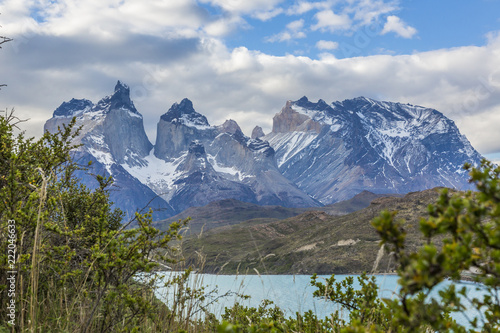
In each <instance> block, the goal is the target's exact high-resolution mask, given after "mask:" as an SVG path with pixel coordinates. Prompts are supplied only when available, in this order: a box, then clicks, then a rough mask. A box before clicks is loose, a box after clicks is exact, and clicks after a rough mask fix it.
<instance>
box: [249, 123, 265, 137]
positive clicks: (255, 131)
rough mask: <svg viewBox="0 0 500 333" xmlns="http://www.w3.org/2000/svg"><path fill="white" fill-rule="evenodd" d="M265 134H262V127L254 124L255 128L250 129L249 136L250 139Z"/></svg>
mask: <svg viewBox="0 0 500 333" xmlns="http://www.w3.org/2000/svg"><path fill="white" fill-rule="evenodd" d="M264 135H265V134H264V131H263V130H262V127H260V126H255V128H254V129H253V131H252V136H251V138H252V139H258V138H260V137H263V136H264Z"/></svg>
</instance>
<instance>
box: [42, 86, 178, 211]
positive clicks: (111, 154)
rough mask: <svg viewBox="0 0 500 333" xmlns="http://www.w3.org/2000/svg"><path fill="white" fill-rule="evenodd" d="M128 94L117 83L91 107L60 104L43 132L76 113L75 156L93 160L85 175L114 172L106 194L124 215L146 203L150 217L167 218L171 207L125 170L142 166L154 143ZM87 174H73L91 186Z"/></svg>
mask: <svg viewBox="0 0 500 333" xmlns="http://www.w3.org/2000/svg"><path fill="white" fill-rule="evenodd" d="M129 96H130V89H129V88H128V87H127V86H126V85H125V84H122V83H121V82H120V81H118V83H117V84H116V86H115V90H114V93H113V94H112V95H110V96H107V97H104V98H103V99H101V100H100V101H99V102H98V103H97V104H95V105H94V104H93V103H92V102H91V101H89V100H85V99H81V100H78V99H72V100H71V101H69V102H64V103H62V104H61V106H59V107H58V108H57V109H56V110H55V111H54V114H53V117H52V118H51V119H49V120H48V121H47V122H46V123H45V130H46V131H49V132H55V131H57V128H58V127H60V126H62V125H63V124H67V123H69V122H70V121H71V119H72V118H73V117H76V127H81V131H80V134H79V135H78V137H77V138H76V141H75V143H81V144H83V146H81V147H80V148H78V150H77V151H76V152H75V156H74V158H75V160H77V161H78V162H80V163H81V164H82V165H84V166H86V165H87V163H88V162H89V161H92V165H91V166H90V167H89V173H93V174H101V175H106V176H110V175H112V176H113V178H114V180H115V183H114V187H113V188H112V190H111V191H110V198H111V200H112V201H113V202H114V203H115V206H117V207H119V208H121V209H122V210H123V211H125V212H126V213H127V215H128V217H133V216H134V213H135V212H136V211H137V210H142V209H143V208H145V207H147V206H150V207H152V208H153V209H154V215H153V216H154V218H155V219H158V218H166V217H168V216H171V215H172V214H174V213H175V211H174V210H173V209H172V207H171V206H170V205H169V204H168V203H167V202H166V201H165V200H163V199H162V198H161V197H158V195H157V194H156V193H154V192H153V191H152V190H151V189H150V188H149V187H147V186H146V185H144V184H142V183H141V182H140V181H139V180H138V179H137V178H135V177H133V176H131V175H130V174H129V173H128V172H127V171H126V169H125V168H124V167H132V166H138V165H145V157H147V156H148V155H149V152H150V151H151V149H152V147H153V145H152V144H151V142H149V140H148V138H147V136H146V133H145V132H144V125H143V120H142V115H141V114H139V112H137V110H136V108H135V106H134V104H133V102H132V101H131V100H130V97H129ZM89 173H87V172H78V173H77V176H78V177H80V178H81V179H82V182H83V183H84V184H85V185H87V186H89V187H91V188H95V187H97V186H98V183H97V181H96V180H95V179H94V177H92V176H91V175H90V174H89ZM144 212H146V211H144Z"/></svg>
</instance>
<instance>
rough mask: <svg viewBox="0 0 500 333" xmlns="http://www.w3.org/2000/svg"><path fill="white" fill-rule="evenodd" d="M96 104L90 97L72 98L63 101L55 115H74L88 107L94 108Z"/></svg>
mask: <svg viewBox="0 0 500 333" xmlns="http://www.w3.org/2000/svg"><path fill="white" fill-rule="evenodd" d="M93 106H94V104H93V103H92V102H91V101H89V100H88V99H75V98H73V99H71V101H69V102H63V103H62V104H61V105H60V106H59V107H58V108H57V109H56V110H55V111H54V114H53V116H54V117H73V116H75V115H76V114H78V113H80V112H83V111H84V110H86V109H89V108H92V107H93Z"/></svg>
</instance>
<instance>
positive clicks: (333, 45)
mask: <svg viewBox="0 0 500 333" xmlns="http://www.w3.org/2000/svg"><path fill="white" fill-rule="evenodd" d="M338 47H339V43H337V42H332V41H330V40H320V41H318V42H317V43H316V48H317V49H319V50H335V49H337V48H338Z"/></svg>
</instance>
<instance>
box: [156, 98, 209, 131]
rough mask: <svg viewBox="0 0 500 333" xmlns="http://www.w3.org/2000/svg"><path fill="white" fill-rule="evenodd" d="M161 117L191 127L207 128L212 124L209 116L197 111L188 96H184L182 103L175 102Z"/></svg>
mask: <svg viewBox="0 0 500 333" xmlns="http://www.w3.org/2000/svg"><path fill="white" fill-rule="evenodd" d="M160 119H161V120H163V121H166V122H169V123H177V124H183V125H186V126H190V127H198V128H206V127H209V126H210V124H209V123H208V120H207V118H206V117H205V116H204V115H202V114H200V113H198V112H196V110H195V109H194V107H193V102H191V101H190V100H189V99H187V98H184V99H183V100H182V101H181V102H180V103H174V104H173V105H172V106H171V107H170V109H169V110H168V111H167V112H166V113H165V114H163V115H162V116H161V118H160Z"/></svg>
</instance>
